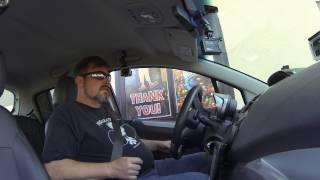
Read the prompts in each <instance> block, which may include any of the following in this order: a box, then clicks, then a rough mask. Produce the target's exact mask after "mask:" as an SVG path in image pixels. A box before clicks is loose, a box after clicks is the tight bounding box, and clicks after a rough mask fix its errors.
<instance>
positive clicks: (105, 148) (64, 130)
mask: <svg viewBox="0 0 320 180" xmlns="http://www.w3.org/2000/svg"><path fill="white" fill-rule="evenodd" d="M106 117H107V118H106ZM48 123H49V124H48V127H47V134H46V140H45V145H44V150H43V153H42V156H43V161H44V162H45V163H48V162H50V161H53V160H62V159H73V160H77V161H82V162H109V161H110V158H111V153H112V148H113V142H114V138H115V132H114V130H113V127H112V122H111V119H110V118H109V117H108V116H107V115H106V114H105V113H103V111H101V110H100V109H96V108H91V107H89V106H86V105H84V104H81V103H77V102H72V103H67V104H64V105H60V106H59V107H58V108H57V109H56V110H55V112H54V113H53V114H52V116H51V117H50V119H49V121H48ZM120 128H121V131H122V132H121V134H122V137H123V142H124V143H123V156H127V157H140V158H141V159H142V160H143V165H142V170H141V171H140V173H143V172H144V171H145V170H148V169H150V168H152V167H153V155H152V153H151V151H150V150H149V149H147V148H146V146H145V145H144V144H143V142H141V140H140V139H139V137H138V136H137V134H136V131H135V130H134V128H132V127H131V126H130V125H128V124H122V125H121V127H120Z"/></svg>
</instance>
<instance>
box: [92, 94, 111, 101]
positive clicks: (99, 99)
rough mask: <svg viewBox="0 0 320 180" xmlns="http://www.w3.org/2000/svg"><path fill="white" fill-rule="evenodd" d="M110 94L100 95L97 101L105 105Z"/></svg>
mask: <svg viewBox="0 0 320 180" xmlns="http://www.w3.org/2000/svg"><path fill="white" fill-rule="evenodd" d="M108 94H109V93H107V94H98V95H97V96H96V97H95V99H96V100H97V101H98V102H99V103H105V102H107V101H108Z"/></svg>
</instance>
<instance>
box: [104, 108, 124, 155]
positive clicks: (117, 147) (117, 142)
mask: <svg viewBox="0 0 320 180" xmlns="http://www.w3.org/2000/svg"><path fill="white" fill-rule="evenodd" d="M105 111H106V113H107V114H106V116H107V115H109V116H110V118H111V122H112V127H113V130H114V132H115V139H114V142H113V148H112V153H111V158H110V160H111V161H113V160H116V159H119V158H120V157H122V153H123V137H122V133H121V129H120V125H119V123H120V120H121V119H120V117H119V115H118V114H117V113H116V112H114V111H113V110H112V108H111V107H110V105H109V104H108V103H107V104H106V105H105Z"/></svg>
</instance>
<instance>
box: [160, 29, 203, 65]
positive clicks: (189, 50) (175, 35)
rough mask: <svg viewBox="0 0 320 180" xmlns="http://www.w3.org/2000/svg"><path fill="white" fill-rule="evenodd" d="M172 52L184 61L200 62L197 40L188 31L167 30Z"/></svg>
mask: <svg viewBox="0 0 320 180" xmlns="http://www.w3.org/2000/svg"><path fill="white" fill-rule="evenodd" d="M165 32H166V35H167V39H168V42H169V44H170V47H171V50H172V52H173V53H174V55H175V56H177V57H179V58H180V59H181V60H182V61H187V62H198V50H197V49H198V48H197V46H198V45H197V39H196V37H193V36H192V35H191V34H190V33H189V32H188V31H185V30H181V29H175V28H168V29H166V30H165Z"/></svg>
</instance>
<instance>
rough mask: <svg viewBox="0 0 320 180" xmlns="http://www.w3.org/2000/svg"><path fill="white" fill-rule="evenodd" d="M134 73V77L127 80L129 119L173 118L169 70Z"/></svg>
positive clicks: (148, 69) (150, 69)
mask: <svg viewBox="0 0 320 180" xmlns="http://www.w3.org/2000/svg"><path fill="white" fill-rule="evenodd" d="M132 71H133V72H132V73H133V74H132V76H131V77H128V78H126V79H125V87H126V99H127V101H126V102H128V104H127V105H126V110H127V114H128V118H129V119H153V118H161V117H168V116H171V109H170V107H171V106H170V99H169V96H168V94H169V88H168V78H167V70H166V69H160V68H140V69H133V70H132Z"/></svg>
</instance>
